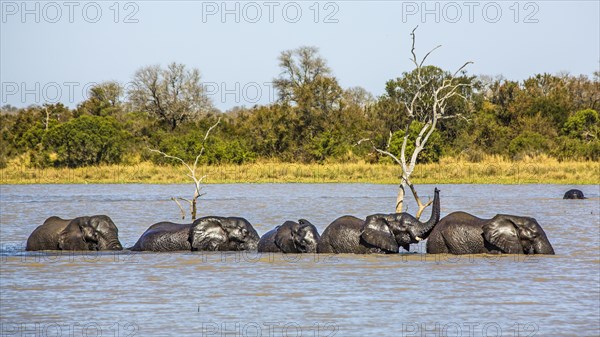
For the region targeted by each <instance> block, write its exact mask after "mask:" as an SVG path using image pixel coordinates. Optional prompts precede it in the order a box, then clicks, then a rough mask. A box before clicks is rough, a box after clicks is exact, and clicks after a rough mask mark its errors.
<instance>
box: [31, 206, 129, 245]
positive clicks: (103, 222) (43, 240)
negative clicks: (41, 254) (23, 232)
mask: <svg viewBox="0 0 600 337" xmlns="http://www.w3.org/2000/svg"><path fill="white" fill-rule="evenodd" d="M122 249H123V246H122V245H121V242H119V229H118V228H117V226H116V225H115V223H114V222H113V221H112V220H111V218H110V217H108V216H106V215H93V216H82V217H78V218H75V219H70V220H67V219H61V218H59V217H57V216H52V217H50V218H48V219H46V221H44V223H43V224H42V225H41V226H38V227H37V228H36V229H35V230H34V231H33V232H32V233H31V235H30V236H29V238H28V239H27V246H26V247H25V250H122Z"/></svg>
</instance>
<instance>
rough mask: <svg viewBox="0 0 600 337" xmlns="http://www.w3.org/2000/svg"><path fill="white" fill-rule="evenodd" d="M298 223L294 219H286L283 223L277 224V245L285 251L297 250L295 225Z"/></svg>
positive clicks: (292, 251)
mask: <svg viewBox="0 0 600 337" xmlns="http://www.w3.org/2000/svg"><path fill="white" fill-rule="evenodd" d="M296 226H297V225H296V224H295V223H294V222H292V221H286V222H285V223H284V224H283V225H281V226H277V233H276V234H275V245H276V246H277V248H279V249H280V250H281V251H282V252H283V253H294V252H296V245H295V242H294V236H295V235H297V233H295V229H296V228H294V227H296Z"/></svg>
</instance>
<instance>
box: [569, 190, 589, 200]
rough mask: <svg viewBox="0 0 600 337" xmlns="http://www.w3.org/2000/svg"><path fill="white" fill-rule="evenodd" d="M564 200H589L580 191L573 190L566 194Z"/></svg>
mask: <svg viewBox="0 0 600 337" xmlns="http://www.w3.org/2000/svg"><path fill="white" fill-rule="evenodd" d="M563 199H587V198H586V197H585V196H584V195H583V192H581V191H580V190H576V189H572V190H568V191H567V192H565V195H564V196H563Z"/></svg>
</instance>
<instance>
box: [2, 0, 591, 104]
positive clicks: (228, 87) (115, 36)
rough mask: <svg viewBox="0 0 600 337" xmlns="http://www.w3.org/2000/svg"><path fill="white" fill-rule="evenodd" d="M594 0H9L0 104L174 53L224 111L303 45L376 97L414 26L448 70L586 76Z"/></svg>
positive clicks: (266, 82)
mask: <svg viewBox="0 0 600 337" xmlns="http://www.w3.org/2000/svg"><path fill="white" fill-rule="evenodd" d="M599 3H600V1H571V2H567V1H530V2H528V1H521V2H516V1H464V2H463V1H456V2H443V1H428V2H423V1H414V2H413V1H330V2H327V1H321V2H316V1H294V2H279V1H255V2H243V1H228V2H223V1H214V2H213V1H179V2H173V1H171V2H166V1H129V2H127V1H122V2H119V3H117V5H115V2H114V1H95V2H88V1H83V2H77V1H75V2H60V1H58V2H43V1H28V2H26V5H25V6H26V7H25V8H23V6H22V1H4V0H3V1H1V5H2V6H1V10H2V12H1V18H0V20H1V21H0V25H1V26H0V27H1V28H0V30H1V32H0V37H1V41H0V48H1V51H0V56H1V60H0V67H1V68H0V77H1V78H0V82H2V93H1V95H0V96H1V97H0V100H1V101H0V105H4V104H11V105H14V106H27V105H29V104H42V103H44V101H46V100H49V101H61V102H63V103H65V104H67V105H69V106H72V107H73V106H76V104H77V103H78V102H80V101H81V100H82V99H83V98H84V96H83V93H84V92H85V90H86V88H87V87H88V86H89V85H91V84H93V83H95V82H102V81H106V80H116V81H119V82H121V83H124V84H126V83H127V82H128V81H129V80H130V79H131V77H132V75H133V73H134V72H135V70H136V69H138V68H140V67H142V66H146V65H152V64H161V65H163V66H165V65H166V64H168V63H170V62H173V61H174V62H179V63H184V64H186V65H187V66H189V67H195V68H198V69H200V71H201V73H202V78H203V80H204V81H206V82H207V83H208V84H207V85H208V86H207V88H208V89H209V90H210V95H211V98H212V100H213V102H214V104H215V105H216V106H217V107H218V108H220V109H221V110H226V109H229V108H231V107H233V106H236V105H246V106H252V105H254V104H255V103H259V104H264V103H268V102H270V101H272V100H273V99H274V97H273V96H272V94H273V93H272V90H271V89H270V82H271V81H272V79H273V78H274V77H277V75H278V74H279V72H280V70H279V68H278V64H277V56H278V55H279V53H280V52H281V51H283V50H286V49H293V48H296V47H299V46H303V45H310V46H317V47H319V48H320V52H321V55H322V56H323V57H324V58H326V59H327V60H328V64H329V66H330V67H331V68H332V70H333V72H334V74H335V76H336V77H337V78H338V80H339V82H340V83H341V85H342V86H343V87H351V86H362V87H364V88H365V89H367V90H368V91H370V92H371V93H373V94H374V95H376V96H377V95H380V94H382V93H383V90H384V86H385V82H386V81H387V80H388V79H391V78H395V77H397V76H399V75H400V74H401V73H402V72H403V71H407V70H410V69H411V63H410V61H409V56H410V36H409V34H410V31H411V30H412V28H413V27H415V26H416V25H419V28H418V30H417V53H420V54H421V55H423V54H424V53H425V52H427V51H428V50H430V49H431V48H433V47H435V46H436V45H438V44H441V45H442V48H441V49H438V50H437V51H436V52H435V53H434V54H433V55H432V56H431V57H430V59H429V63H431V64H434V65H437V66H440V67H442V68H444V69H447V70H452V69H456V68H457V67H459V66H460V65H462V64H463V63H464V62H465V61H468V60H470V61H474V62H475V63H474V64H473V65H471V66H469V68H468V71H469V73H471V74H476V75H478V74H488V75H499V74H502V75H503V76H504V77H506V78H508V79H514V80H522V79H524V78H527V77H529V76H531V75H533V74H536V73H543V72H547V73H552V74H555V73H558V72H563V71H566V72H569V73H571V74H585V75H589V76H591V75H592V73H593V72H594V71H596V70H598V69H599V66H600V5H599ZM259 13H260V15H259ZM36 21H39V22H36ZM115 21H116V22H115ZM236 21H239V22H236ZM315 21H316V22H315Z"/></svg>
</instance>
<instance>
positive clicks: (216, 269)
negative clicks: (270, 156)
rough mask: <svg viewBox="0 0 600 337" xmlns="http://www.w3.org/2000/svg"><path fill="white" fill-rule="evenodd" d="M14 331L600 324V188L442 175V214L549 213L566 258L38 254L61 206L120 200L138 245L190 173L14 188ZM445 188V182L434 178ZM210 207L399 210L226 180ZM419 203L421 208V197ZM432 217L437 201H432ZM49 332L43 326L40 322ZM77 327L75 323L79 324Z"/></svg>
mask: <svg viewBox="0 0 600 337" xmlns="http://www.w3.org/2000/svg"><path fill="white" fill-rule="evenodd" d="M0 188H1V193H0V231H1V232H0V244H1V255H0V262H1V264H0V271H1V274H0V275H1V276H0V281H1V283H0V284H1V293H0V295H1V296H0V297H1V311H0V317H1V321H2V322H1V323H2V325H1V329H2V333H1V334H0V335H3V336H4V335H12V336H24V335H27V333H29V334H30V335H34V333H37V335H38V336H57V335H60V334H59V332H61V333H62V336H71V335H75V336H82V335H84V336H85V335H87V336H96V335H100V334H101V335H102V336H134V335H137V336H183V335H193V336H222V335H227V336H257V335H261V336H300V335H301V336H334V335H335V336H363V335H365V334H368V335H380V336H425V335H427V336H557V335H567V336H568V335H570V336H598V335H599V334H600V324H599V319H600V250H599V247H600V205H599V202H600V198H599V194H600V193H599V192H600V191H599V187H598V186H581V187H580V189H582V190H583V191H584V192H585V193H586V195H587V196H589V197H590V199H587V200H562V199H561V198H562V195H563V193H564V191H566V190H567V189H568V188H570V186H568V187H567V186H557V185H525V186H490V185H487V186H484V185H442V186H441V187H440V189H441V190H442V192H441V201H442V216H444V215H445V214H448V213H450V212H453V211H457V210H463V211H467V212H471V213H473V214H476V215H479V216H482V217H491V216H493V215H495V214H496V213H511V214H518V215H528V216H534V217H535V218H537V220H538V221H539V223H540V224H541V225H542V226H543V227H544V229H545V231H546V233H547V234H548V237H549V238H550V240H551V242H552V243H553V245H554V249H555V251H556V253H557V255H556V256H488V255H469V256H449V255H426V254H422V252H423V251H424V244H423V243H420V244H419V245H413V246H412V247H411V251H412V252H411V253H405V254H400V255H395V256H374V255H373V256H358V255H336V256H332V255H313V254H308V255H281V254H258V253H256V252H227V253H213V252H197V253H162V254H157V253H132V252H118V253H115V252H102V253H68V252H64V253H55V254H48V253H27V252H23V251H22V247H23V246H24V243H25V241H26V239H27V237H28V235H29V233H31V231H32V230H33V229H34V228H35V227H36V226H38V225H39V224H41V223H42V222H43V221H44V219H45V218H47V217H49V216H51V215H59V216H62V217H75V216H81V215H90V214H108V215H110V216H111V218H112V219H113V220H114V221H115V223H116V224H117V225H118V226H119V230H120V237H121V241H122V242H123V244H124V246H131V245H133V243H135V241H136V240H137V238H138V237H139V236H140V235H141V234H142V233H143V232H144V230H145V229H146V228H147V227H148V226H149V225H151V224H152V223H155V222H158V221H162V220H169V221H181V219H178V215H179V214H178V210H177V207H176V206H175V205H174V204H173V203H172V202H171V201H169V200H168V199H169V198H170V197H171V196H178V195H186V194H189V193H190V186H188V185H167V186H153V185H58V186H42V185H39V186H37V185H36V186H1V187H0ZM419 189H420V193H421V194H423V195H425V196H427V195H431V196H432V194H433V186H419ZM206 191H207V192H208V194H207V195H206V197H205V198H204V199H203V200H202V201H201V203H200V212H201V213H202V214H203V215H208V214H214V215H225V216H236V215H237V216H244V217H246V218H247V219H248V220H249V221H250V222H251V223H252V224H254V225H255V227H256V229H257V231H258V232H259V233H264V232H266V231H267V230H269V229H271V228H272V227H274V226H276V225H279V224H281V223H283V221H284V220H287V219H291V220H297V219H299V218H306V219H308V220H309V221H311V222H312V223H313V224H315V225H316V226H317V228H319V231H322V230H323V229H324V228H325V227H326V226H327V224H329V223H330V222H331V221H333V220H334V219H335V218H337V217H338V216H341V215H344V214H352V215H356V216H359V217H364V216H366V215H368V214H370V213H376V212H389V211H390V210H391V209H392V207H393V204H394V201H395V191H396V188H395V187H394V186H389V185H362V184H361V185H358V184H356V185H349V184H328V185H303V184H280V185H210V186H207V187H206ZM415 209H416V207H415V206H414V204H410V205H409V211H411V210H413V211H414V210H415ZM425 216H426V217H428V214H426V215H425ZM32 331H33V332H32ZM69 333H70V334H69Z"/></svg>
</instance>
